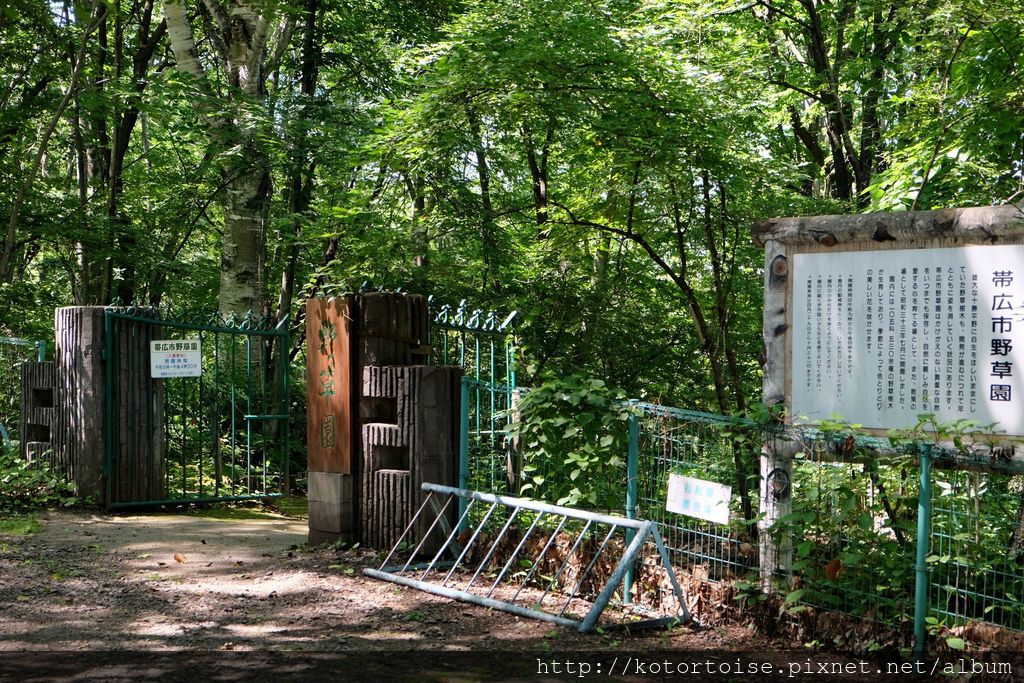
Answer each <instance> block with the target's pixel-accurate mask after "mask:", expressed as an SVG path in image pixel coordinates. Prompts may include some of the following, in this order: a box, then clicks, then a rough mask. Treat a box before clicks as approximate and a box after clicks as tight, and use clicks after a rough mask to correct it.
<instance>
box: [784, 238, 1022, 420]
mask: <svg viewBox="0 0 1024 683" xmlns="http://www.w3.org/2000/svg"><path fill="white" fill-rule="evenodd" d="M791 319H792V321H793V328H792V335H791V338H792V340H793V346H792V362H791V368H792V372H791V377H790V379H791V382H792V387H791V392H790V396H791V406H790V408H791V414H792V415H793V416H794V419H795V420H796V421H799V422H807V421H814V420H820V419H823V418H829V417H831V416H832V415H834V414H838V415H840V416H842V418H843V419H844V420H846V421H848V422H851V423H856V424H860V425H862V426H864V427H867V428H880V429H892V428H897V429H898V428H907V427H912V426H913V425H914V424H916V423H917V419H918V415H921V414H923V413H934V414H935V415H936V416H937V418H938V420H939V421H942V422H948V421H953V420H958V419H967V420H973V421H975V422H977V423H978V424H979V425H982V426H985V425H989V424H992V423H998V424H997V426H996V429H998V430H1001V431H1004V432H1006V433H1007V434H1012V435H1021V434H1024V410H1022V409H1021V408H1022V402H1024V364H1022V361H1024V357H1022V353H1024V246H1010V245H1004V246H967V247H955V248H933V249H901V250H893V251H858V252H842V253H828V254H824V253H821V254H818V253H814V254H796V255H794V257H793V315H792V318H791Z"/></svg>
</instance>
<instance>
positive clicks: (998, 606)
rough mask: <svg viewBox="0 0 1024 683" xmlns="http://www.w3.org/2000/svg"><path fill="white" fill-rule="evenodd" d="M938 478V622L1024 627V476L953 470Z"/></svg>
mask: <svg viewBox="0 0 1024 683" xmlns="http://www.w3.org/2000/svg"><path fill="white" fill-rule="evenodd" d="M933 481H934V485H933V488H932V509H933V515H932V542H931V552H930V554H929V555H928V558H927V561H928V563H929V569H930V575H931V581H930V594H929V603H930V605H931V609H932V613H933V617H934V619H935V622H934V625H935V626H940V625H941V626H955V625H958V624H963V623H965V622H967V621H971V620H974V621H980V622H984V623H987V624H991V625H994V626H999V627H1001V628H1005V629H1009V630H1013V631H1024V555H1022V550H1024V548H1022V546H1024V529H1022V522H1024V481H1022V480H1021V477H1012V476H1007V475H1004V474H995V473H985V472H971V471H962V470H945V469H938V470H936V471H935V473H934V479H933Z"/></svg>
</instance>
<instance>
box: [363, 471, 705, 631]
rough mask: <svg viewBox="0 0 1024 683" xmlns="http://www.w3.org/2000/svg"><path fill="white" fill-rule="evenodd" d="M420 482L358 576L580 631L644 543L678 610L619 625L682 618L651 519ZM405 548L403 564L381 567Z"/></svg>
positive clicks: (592, 622) (679, 596)
mask: <svg viewBox="0 0 1024 683" xmlns="http://www.w3.org/2000/svg"><path fill="white" fill-rule="evenodd" d="M422 489H423V491H424V492H426V493H427V496H426V498H425V500H424V501H423V504H422V505H421V506H420V508H419V510H417V512H416V514H415V515H414V516H413V518H412V520H411V521H410V522H409V524H408V526H407V527H406V528H405V531H404V532H403V533H402V535H401V537H400V538H399V540H398V543H396V544H395V547H394V548H392V549H391V552H390V553H388V555H387V557H386V558H385V559H384V562H382V563H381V566H380V568H379V569H369V568H368V569H364V570H363V573H364V574H366V575H367V576H372V577H374V578H378V579H383V580H384V581H390V582H392V583H397V584H400V585H403V586H409V587H411V588H417V589H419V590H422V591H426V592H428V593H433V594H435V595H440V596H442V597H447V598H452V599H455V600H462V601H465V602H470V603H473V604H477V605H482V606H485V607H490V608H493V609H499V610H503V611H505V612H511V613H512V614H516V615H519V616H524V617H530V618H534V619H541V620H544V621H549V622H552V623H556V624H560V625H562V626H571V627H574V628H577V629H578V630H580V631H583V632H588V631H593V630H594V629H595V628H597V627H598V626H599V624H598V619H599V618H600V617H601V614H602V612H603V611H604V610H605V608H606V607H607V606H608V604H609V603H610V602H611V600H612V598H613V596H614V594H615V592H616V590H618V589H619V587H620V586H622V584H623V579H624V578H625V575H626V571H627V569H630V568H632V567H633V566H634V564H635V563H636V561H637V558H638V557H639V556H640V551H641V550H642V549H643V547H644V546H645V545H646V544H647V543H652V544H654V546H655V547H656V548H657V551H658V557H659V558H660V560H661V569H662V570H663V571H664V572H665V576H667V577H668V579H669V582H670V583H671V587H672V592H673V593H674V596H675V599H676V604H677V605H678V610H679V613H678V614H677V615H675V616H670V617H661V618H657V619H651V618H645V619H641V620H638V621H632V622H629V623H628V625H629V627H630V628H643V627H651V626H667V625H672V624H682V623H686V622H688V621H690V614H689V611H688V610H687V608H686V604H685V601H684V599H683V593H682V590H681V589H680V587H679V583H678V582H677V580H676V576H675V572H673V570H672V565H671V563H670V562H669V558H668V552H667V551H666V550H665V545H664V543H663V542H662V540H661V536H660V535H659V533H658V528H657V525H656V524H655V523H654V522H650V521H645V520H634V519H626V518H624V517H616V516H612V515H603V514H598V513H594V512H588V511H585V510H576V509H573V508H567V507H561V506H557V505H549V504H547V503H542V502H538V501H532V500H526V499H523V498H512V497H509V496H498V495H493V494H487V493H479V492H476V491H467V490H465V489H457V488H452V487H449V486H440V485H438V484H431V483H424V484H423V486H422ZM428 507H429V508H430V511H431V512H429V513H426V514H425V511H426V510H427V509H428ZM431 515H433V516H432V518H431ZM456 518H457V520H456ZM453 522H454V523H453ZM524 526H525V527H526V530H525V531H523V530H522V528H523V527H524ZM410 548H411V551H410ZM538 548H539V550H538ZM406 551H409V552H408V555H407V559H406V560H405V562H404V563H402V564H395V565H391V566H389V564H388V563H389V562H391V560H392V559H393V558H396V557H398V556H400V555H402V556H405V553H406ZM616 555H618V560H617V561H614V558H615V556H616ZM445 556H447V559H445ZM609 569H610V573H607V578H606V579H603V580H602V577H601V575H602V574H603V573H605V572H606V571H607V570H609ZM545 602H548V603H549V604H547V605H546V604H545Z"/></svg>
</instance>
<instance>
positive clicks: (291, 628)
mask: <svg viewBox="0 0 1024 683" xmlns="http://www.w3.org/2000/svg"><path fill="white" fill-rule="evenodd" d="M41 522H42V529H41V530H40V531H38V532H37V533H32V534H29V535H27V536H7V537H2V536H0V680H12V681H13V680H19V681H21V680H67V681H77V680H110V681H118V680H139V679H140V678H143V679H145V678H153V676H148V675H147V672H149V673H153V672H157V674H160V672H163V674H168V672H173V673H174V674H175V675H180V676H181V678H167V676H166V675H162V674H161V675H156V676H155V678H157V679H160V680H190V681H196V680H199V679H204V678H205V679H210V680H217V679H218V676H216V675H213V673H211V672H220V673H221V674H224V675H223V676H220V679H223V680H239V679H243V680H244V679H252V678H264V677H266V676H268V675H271V673H272V674H273V675H274V676H278V677H281V672H282V670H286V669H287V668H288V667H294V666H295V664H296V662H301V663H303V666H307V667H308V666H309V665H311V664H315V663H316V662H321V663H322V664H323V665H324V667H326V669H325V670H326V671H330V672H336V671H338V670H339V668H340V669H342V670H345V669H346V668H347V669H348V670H349V671H359V672H361V673H362V672H365V671H372V670H373V668H374V667H375V666H377V667H380V666H385V667H392V669H393V668H394V667H406V668H408V669H409V670H410V671H414V672H415V674H410V678H409V679H410V680H413V679H415V680H444V681H459V680H502V679H504V680H513V679H515V678H516V671H517V669H515V667H511V666H506V665H505V664H503V662H504V661H506V659H507V661H509V662H511V661H513V660H515V661H517V662H518V663H519V664H522V663H523V662H526V664H527V665H529V667H532V668H534V669H535V668H536V664H535V662H539V661H541V658H544V657H549V656H554V655H555V654H556V653H564V652H576V653H581V652H585V653H589V655H590V656H593V657H602V656H605V655H607V657H608V659H609V660H610V659H611V657H612V653H615V652H643V651H650V650H672V651H683V650H686V651H702V652H722V651H739V650H743V651H748V652H749V651H762V652H766V651H768V650H771V649H773V648H772V646H771V644H770V643H769V642H768V641H767V640H766V639H764V638H762V637H759V636H755V635H752V633H751V632H750V630H748V629H747V628H745V627H740V626H735V627H733V626H723V627H719V628H714V629H692V628H687V627H684V628H678V629H675V630H673V631H664V630H661V631H653V632H646V633H634V634H629V633H624V632H622V631H618V630H616V631H609V632H606V633H599V634H591V635H583V634H579V633H577V632H575V631H573V630H571V629H567V628H563V627H559V626H553V625H551V624H548V623H545V622H541V621H537V620H533V619H528V618H520V617H516V616H513V615H510V614H506V613H504V612H498V611H493V610H489V609H486V608H483V607H478V606H475V605H468V604H464V603H459V602H455V601H451V600H448V599H445V598H440V597H435V596H432V595H429V594H426V593H423V592H420V591H416V590H411V589H407V588H403V587H400V586H396V585H393V584H389V583H386V582H381V581H378V580H375V579H371V578H368V577H365V576H363V575H362V574H361V570H362V569H363V568H364V567H367V566H376V564H377V563H379V561H380V554H378V553H377V552H375V551H369V550H361V549H337V548H332V547H318V548H312V549H310V548H307V547H306V546H305V541H306V521H305V519H302V518H291V517H285V516H279V515H270V514H265V513H262V512H261V513H259V514H253V515H246V518H244V519H217V518H210V517H208V516H199V515H194V514H145V515H130V516H129V515H118V516H111V515H104V514H99V513H89V512H52V513H48V514H46V515H44V516H43V517H42V519H41ZM40 653H42V654H40ZM70 653H90V655H89V656H88V657H87V658H86V659H87V661H88V664H89V667H88V669H87V674H82V673H81V667H82V666H83V662H85V661H86V659H83V658H82V656H81V655H78V654H70ZM102 653H111V654H110V656H109V657H108V658H107V659H109V661H107V660H105V659H104V657H103V656H101V655H102ZM126 653H132V654H131V655H130V657H129V658H128V659H129V661H128V662H126V661H125V656H126ZM460 653H462V654H460ZM496 653H503V654H502V655H501V656H498V655H497V654H496ZM211 658H213V659H211ZM353 658H355V659H353ZM453 662H454V663H455V664H456V665H459V663H460V662H461V663H462V664H461V666H463V667H473V666H477V667H479V666H482V667H483V668H484V669H487V670H489V671H491V674H490V675H484V676H479V677H470V678H468V679H465V678H460V677H458V676H454V677H453V675H451V674H450V673H446V674H443V675H441V674H439V675H438V676H434V677H433V678H432V677H431V676H430V675H427V674H425V673H424V672H425V671H428V670H429V669H430V668H431V667H435V668H437V669H439V670H447V669H450V668H451V666H452V663H453ZM5 664H6V666H7V668H6V672H7V675H6V676H5V675H4V672H5V668H4V665H5ZM44 664H45V666H44ZM190 666H192V667H200V670H201V672H202V673H201V674H198V675H199V679H197V677H196V676H197V674H196V673H195V672H194V671H193V672H192V673H189V672H190V671H191V669H190V668H189V667H190ZM33 667H43V669H40V670H39V671H35V673H34V674H33V671H34V669H33ZM54 667H56V668H55V669H54ZM300 668H301V667H300ZM495 670H497V673H495ZM54 671H56V672H57V673H54ZM389 671H391V669H389ZM268 672H269V673H268ZM391 672H392V673H393V671H391ZM306 673H309V672H308V671H307V672H306ZM378 673H379V672H378ZM562 673H564V671H563V672H562ZM58 674H60V675H58ZM168 675H169V674H168ZM284 678H286V679H287V678H289V676H284ZM291 678H294V676H292V677H291ZM299 678H303V677H302V676H299ZM310 678H316V676H313V675H310ZM371 678H389V676H386V675H379V676H371ZM303 679H304V678H303ZM763 680H764V679H763Z"/></svg>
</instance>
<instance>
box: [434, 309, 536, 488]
mask: <svg viewBox="0 0 1024 683" xmlns="http://www.w3.org/2000/svg"><path fill="white" fill-rule="evenodd" d="M431 307H432V309H433V310H434V316H433V319H432V321H431V324H430V345H431V348H432V349H433V357H432V359H431V360H432V362H433V363H435V364H437V365H457V366H459V367H461V368H462V369H463V371H464V373H465V374H464V376H463V379H462V399H461V423H460V431H461V437H460V453H459V462H460V465H459V486H460V487H461V488H464V489H474V490H479V491H496V492H502V493H504V492H510V493H513V494H515V493H518V490H517V489H518V486H517V482H515V481H514V480H513V479H514V476H515V467H514V466H512V463H510V462H509V455H510V452H509V447H508V446H509V444H508V422H509V415H508V413H509V410H510V409H511V408H512V404H513V402H514V396H515V391H516V345H515V334H514V331H513V326H512V325H513V321H514V320H515V317H516V312H515V311H512V312H511V313H509V314H507V315H504V316H499V315H498V314H497V313H495V312H494V311H490V312H484V311H483V310H481V309H479V308H478V309H473V310H470V309H469V308H468V307H467V306H466V301H465V300H463V301H461V302H460V303H459V305H458V307H456V308H452V307H451V306H449V305H448V304H444V305H442V306H439V307H436V308H435V306H434V302H433V300H432V299H431Z"/></svg>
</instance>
